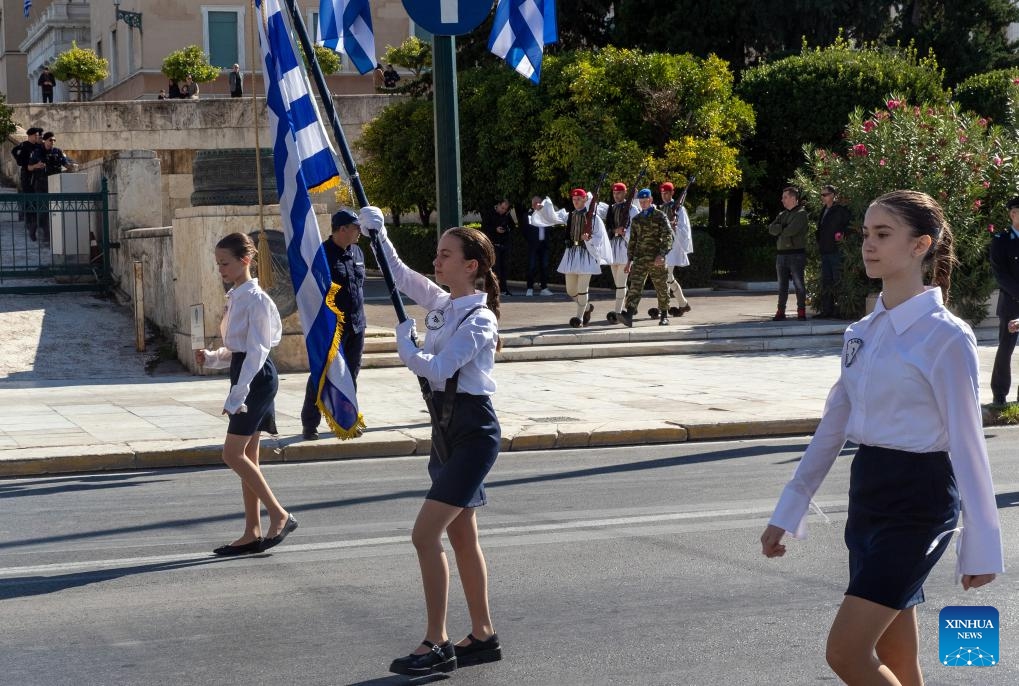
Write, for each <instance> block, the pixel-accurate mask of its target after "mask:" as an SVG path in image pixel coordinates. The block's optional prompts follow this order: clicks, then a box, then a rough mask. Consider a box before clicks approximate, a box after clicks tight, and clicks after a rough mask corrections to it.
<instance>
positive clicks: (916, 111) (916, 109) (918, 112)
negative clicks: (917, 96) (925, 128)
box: [913, 105, 920, 117]
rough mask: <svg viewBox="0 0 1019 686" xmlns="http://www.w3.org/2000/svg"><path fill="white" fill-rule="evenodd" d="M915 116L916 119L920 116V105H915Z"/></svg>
mask: <svg viewBox="0 0 1019 686" xmlns="http://www.w3.org/2000/svg"><path fill="white" fill-rule="evenodd" d="M913 116H914V117H919V116H920V106H919V105H913Z"/></svg>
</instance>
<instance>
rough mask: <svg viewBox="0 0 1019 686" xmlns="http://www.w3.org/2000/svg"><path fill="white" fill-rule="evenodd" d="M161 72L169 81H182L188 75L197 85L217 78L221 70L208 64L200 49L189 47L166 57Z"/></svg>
mask: <svg viewBox="0 0 1019 686" xmlns="http://www.w3.org/2000/svg"><path fill="white" fill-rule="evenodd" d="M223 68H224V69H225V67H223ZM161 71H162V72H163V75H164V76H166V78H168V79H170V80H171V81H184V80H185V79H186V78H187V77H188V75H190V76H191V78H192V79H194V80H195V81H197V82H198V83H205V82H207V81H212V80H213V79H215V78H217V77H219V74H220V71H222V69H221V68H220V67H214V66H212V65H211V64H209V58H208V56H207V55H206V54H205V53H204V52H202V49H201V48H200V47H198V46H197V45H189V46H188V47H186V48H183V49H181V50H175V51H174V52H171V53H170V54H169V55H167V56H166V59H164V60H163V66H162V69H161Z"/></svg>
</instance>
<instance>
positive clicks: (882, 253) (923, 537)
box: [761, 191, 1003, 686]
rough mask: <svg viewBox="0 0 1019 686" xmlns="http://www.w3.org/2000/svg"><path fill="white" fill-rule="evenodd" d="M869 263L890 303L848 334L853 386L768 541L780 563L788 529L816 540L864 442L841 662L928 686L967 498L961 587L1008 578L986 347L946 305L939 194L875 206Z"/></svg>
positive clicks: (819, 436) (866, 238)
mask: <svg viewBox="0 0 1019 686" xmlns="http://www.w3.org/2000/svg"><path fill="white" fill-rule="evenodd" d="M863 261H864V265H865V267H866V270H867V276H869V277H871V278H874V279H881V281H882V291H881V296H880V298H879V299H878V302H877V305H876V306H875V308H874V312H873V313H871V314H869V315H868V316H866V317H864V318H863V319H861V320H860V321H858V322H856V323H854V324H852V325H851V326H850V327H849V328H848V329H846V332H845V343H844V348H843V354H842V370H841V375H840V378H839V380H838V381H837V382H836V383H835V385H834V386H833V387H832V390H831V392H830V393H829V394H828V400H827V402H826V404H825V408H824V413H823V415H822V418H821V423H820V424H819V425H818V427H817V431H816V433H815V434H814V437H813V439H812V440H811V442H810V445H809V446H808V447H807V450H806V452H805V453H804V455H803V459H802V460H801V461H800V464H799V466H798V467H797V469H796V473H795V474H794V475H793V478H792V480H791V481H790V482H789V483H788V484H787V485H786V487H785V489H784V490H783V492H782V495H781V497H780V498H779V501H778V505H777V506H776V508H775V513H774V515H773V516H772V518H771V522H770V523H769V525H768V527H767V528H766V529H765V531H764V533H763V534H762V536H761V545H762V549H763V552H764V554H765V555H766V556H768V557H779V556H782V555H784V554H785V551H786V549H785V546H784V545H783V544H782V542H781V540H782V537H783V535H784V534H785V533H786V532H789V533H790V534H791V535H793V536H794V537H796V538H804V537H805V536H806V526H805V521H804V520H805V518H806V513H807V508H808V506H809V504H810V499H811V498H812V497H813V495H814V493H815V492H816V491H817V489H818V487H819V486H820V485H821V482H822V481H823V480H824V477H825V476H826V475H827V473H828V470H829V469H830V468H831V465H832V463H833V462H834V460H835V458H836V456H838V454H839V453H840V452H841V450H842V447H843V445H844V444H845V442H846V440H847V439H848V440H851V441H853V442H854V443H857V444H859V446H860V447H859V450H858V451H857V453H856V456H855V457H854V458H853V463H852V468H851V473H850V485H849V513H848V520H847V522H846V531H845V540H846V545H847V547H848V548H849V577H850V579H849V587H848V589H847V590H846V595H845V598H844V600H843V602H842V605H841V607H840V608H839V611H838V613H837V615H836V617H835V621H834V623H833V624H832V627H831V631H830V633H829V634H828V645H827V659H828V664H829V665H831V667H832V669H833V670H834V671H835V673H836V674H838V676H839V677H841V678H842V680H843V681H845V682H846V683H847V684H850V685H855V684H867V685H871V684H891V685H904V686H920V685H922V684H923V676H922V674H921V672H920V664H919V660H918V652H919V646H918V641H919V637H918V631H917V619H916V605H917V604H918V603H921V602H923V601H924V595H923V582H924V580H925V579H926V578H927V575H928V574H929V573H930V571H931V569H932V568H933V567H934V564H935V563H936V562H937V560H938V559H939V558H940V557H941V555H942V553H944V551H945V549H946V548H947V547H948V542H949V539H950V538H951V536H952V533H953V532H955V531H957V529H956V527H957V522H958V518H959V512H960V498H961V501H962V503H961V511H962V516H963V522H964V524H965V530H964V531H963V532H962V533H961V534H960V536H961V539H962V540H961V543H960V547H959V559H958V566H957V571H958V573H959V574H960V575H961V581H962V587H963V588H964V589H966V590H968V589H970V588H977V587H979V586H983V585H984V584H987V583H990V582H991V581H993V580H994V577H995V574H997V573H999V572H1001V571H1003V555H1002V548H1001V531H1000V524H999V521H998V511H997V506H996V503H995V499H994V488H993V486H992V484H991V472H990V467H989V464H988V459H987V447H986V445H985V443H984V436H983V429H982V419H981V410H980V400H979V397H978V376H979V375H978V368H977V367H978V363H977V350H976V339H975V337H974V336H973V332H972V330H971V329H970V327H969V326H968V325H967V324H966V323H965V322H963V321H962V320H960V319H958V318H957V317H955V316H954V315H952V314H951V313H950V312H948V310H947V309H945V306H944V298H945V297H947V295H948V289H949V283H950V280H951V273H952V266H953V264H954V263H955V255H954V251H953V238H952V231H951V228H950V227H949V226H948V224H947V222H946V221H945V217H944V214H943V212H942V210H941V207H940V206H939V205H938V204H937V203H936V202H935V201H934V200H933V199H932V198H931V197H930V196H928V195H926V194H924V193H920V192H917V191H893V192H891V193H887V194H885V195H883V196H881V197H879V198H878V199H877V200H875V201H874V202H872V203H871V205H870V207H869V208H868V210H867V214H866V217H865V218H864V224H863ZM928 271H930V273H931V279H930V280H931V283H932V284H933V285H932V286H925V285H924V275H925V273H927V272H928Z"/></svg>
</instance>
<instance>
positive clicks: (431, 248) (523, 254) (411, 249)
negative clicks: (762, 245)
mask: <svg viewBox="0 0 1019 686" xmlns="http://www.w3.org/2000/svg"><path fill="white" fill-rule="evenodd" d="M475 228H476V227H475ZM553 231H554V229H553ZM388 233H389V240H391V241H392V242H393V245H395V246H396V251H397V253H399V255H400V259H401V260H403V261H404V263H405V264H407V266H409V267H410V268H411V269H414V270H415V271H419V272H421V273H422V274H431V273H432V271H433V270H432V260H434V259H435V244H436V242H437V239H436V230H435V226H434V225H432V224H429V225H428V226H422V225H421V224H406V223H404V224H401V225H400V226H399V227H394V226H390V227H388ZM772 242H774V239H772ZM693 244H694V252H693V254H692V255H690V266H689V267H685V268H682V269H678V270H676V278H677V279H679V282H680V284H682V286H683V287H684V288H707V287H710V286H711V277H712V274H713V273H714V261H715V239H714V238H712V237H711V235H710V234H708V232H707V231H705V230H704V229H702V228H701V227H695V228H694V231H693ZM360 246H361V249H362V250H363V251H364V253H365V254H366V255H370V254H371V246H370V245H369V243H368V239H367V238H365V237H364V236H362V237H361V239H360ZM510 250H511V252H510V260H509V262H510V264H509V272H510V276H509V278H510V281H520V282H524V281H526V280H527V243H526V241H525V240H524V239H523V238H522V237H519V236H518V237H517V238H515V239H514V240H513V242H512V243H511V248H510ZM565 250H566V242H565V241H560V240H555V239H554V238H553V239H549V251H548V252H549V256H548V265H549V266H548V269H549V275H548V276H549V282H550V283H555V284H560V285H562V284H564V283H565V281H564V280H563V275H562V274H560V273H559V272H557V271H556V267H557V266H558V265H559V261H560V260H561V259H562V257H563V252H565ZM370 261H374V260H373V258H371V259H370ZM774 267H775V261H774V257H772V265H771V268H772V271H774ZM591 285H592V286H594V287H595V288H612V287H613V286H614V284H613V282H612V274H610V273H609V271H608V269H605V270H603V271H602V273H601V274H599V275H596V276H594V278H592V279H591Z"/></svg>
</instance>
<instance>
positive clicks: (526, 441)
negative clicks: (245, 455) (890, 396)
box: [0, 418, 820, 478]
mask: <svg viewBox="0 0 1019 686" xmlns="http://www.w3.org/2000/svg"><path fill="white" fill-rule="evenodd" d="M819 421H820V419H819V418H797V419H780V420H770V421H745V422H716V423H705V424H683V423H680V422H672V421H667V420H648V421H643V422H637V423H636V424H635V425H633V426H631V428H628V429H619V428H617V427H616V425H614V424H613V425H612V426H613V428H609V426H608V425H606V424H582V423H566V424H532V425H528V426H525V427H520V428H517V429H516V430H512V431H506V430H505V429H506V428H508V427H504V433H503V437H502V447H501V451H502V452H522V451H532V450H554V449H566V448H607V447H620V446H640V445H650V444H662V443H686V442H689V441H706V440H727V439H739V438H759V437H766V436H790V435H804V434H809V433H812V432H813V431H814V429H815V428H817V424H818V422H819ZM68 450H69V449H68V448H66V447H64V448H61V447H45V448H22V449H17V450H7V451H4V452H3V453H2V454H0V478H10V477H27V476H50V475H55V474H76V473H82V472H102V471H127V470H132V469H169V468H182V467H205V466H212V465H221V464H222V461H221V459H220V453H221V451H222V445H220V444H218V443H215V444H210V443H208V442H205V441H179V442H170V443H168V442H165V441H156V442H143V443H139V444H137V445H132V444H97V445H90V446H85V447H82V448H79V449H77V451H78V452H77V453H76V454H74V453H72V454H68ZM430 450H431V439H430V432H429V430H428V429H426V428H422V429H417V430H410V431H397V430H393V429H389V430H385V429H382V430H379V431H370V432H368V433H366V434H365V435H364V436H362V437H361V438H359V439H357V440H356V441H330V440H323V441H316V442H309V441H303V440H301V439H300V438H297V437H295V438H287V439H272V438H269V439H265V440H263V441H262V452H261V462H262V463H263V464H279V463H294V462H316V461H337V460H354V459H359V460H360V459H373V458H385V457H409V456H413V455H427V454H428V453H429V451H430Z"/></svg>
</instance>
